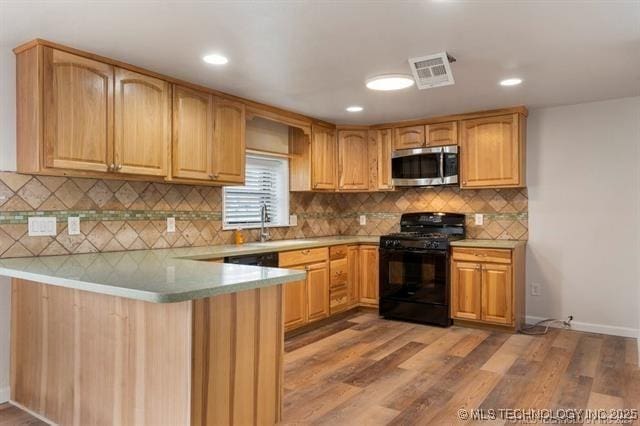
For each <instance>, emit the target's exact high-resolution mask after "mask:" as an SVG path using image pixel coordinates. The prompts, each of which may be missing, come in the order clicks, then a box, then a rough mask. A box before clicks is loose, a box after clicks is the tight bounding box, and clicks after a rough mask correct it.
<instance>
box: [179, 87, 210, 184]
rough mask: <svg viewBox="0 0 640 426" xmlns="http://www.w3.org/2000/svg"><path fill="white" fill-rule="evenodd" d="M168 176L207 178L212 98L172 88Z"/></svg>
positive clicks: (197, 92) (180, 88)
mask: <svg viewBox="0 0 640 426" xmlns="http://www.w3.org/2000/svg"><path fill="white" fill-rule="evenodd" d="M172 153H173V156H172V162H173V168H172V174H173V176H175V177H179V178H185V179H201V180H210V179H211V177H212V176H211V159H212V157H213V96H212V95H210V94H209V93H205V92H199V91H196V90H192V89H188V88H186V87H182V86H177V85H176V86H173V140H172Z"/></svg>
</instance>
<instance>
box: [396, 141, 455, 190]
mask: <svg viewBox="0 0 640 426" xmlns="http://www.w3.org/2000/svg"><path fill="white" fill-rule="evenodd" d="M391 176H392V178H393V185H394V186H436V185H452V184H456V183H458V147H457V146H437V147H433V148H416V149H402V150H398V151H394V152H393V154H392V156H391Z"/></svg>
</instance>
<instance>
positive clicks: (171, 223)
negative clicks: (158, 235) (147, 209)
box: [167, 217, 176, 232]
mask: <svg viewBox="0 0 640 426" xmlns="http://www.w3.org/2000/svg"><path fill="white" fill-rule="evenodd" d="M167 232H176V218H175V217H168V218H167Z"/></svg>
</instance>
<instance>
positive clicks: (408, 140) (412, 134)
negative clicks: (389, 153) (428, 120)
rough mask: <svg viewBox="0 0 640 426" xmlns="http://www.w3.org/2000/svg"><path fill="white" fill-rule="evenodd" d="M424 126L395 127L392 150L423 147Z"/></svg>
mask: <svg viewBox="0 0 640 426" xmlns="http://www.w3.org/2000/svg"><path fill="white" fill-rule="evenodd" d="M425 144H426V139H425V126H407V127H396V128H395V136H394V138H393V148H394V149H409V148H421V147H423V146H425Z"/></svg>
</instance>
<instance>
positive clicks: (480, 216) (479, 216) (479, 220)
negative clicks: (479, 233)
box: [475, 213, 484, 226]
mask: <svg viewBox="0 0 640 426" xmlns="http://www.w3.org/2000/svg"><path fill="white" fill-rule="evenodd" d="M475 217H476V225H479V226H482V225H484V215H483V214H482V213H476V216H475Z"/></svg>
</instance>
